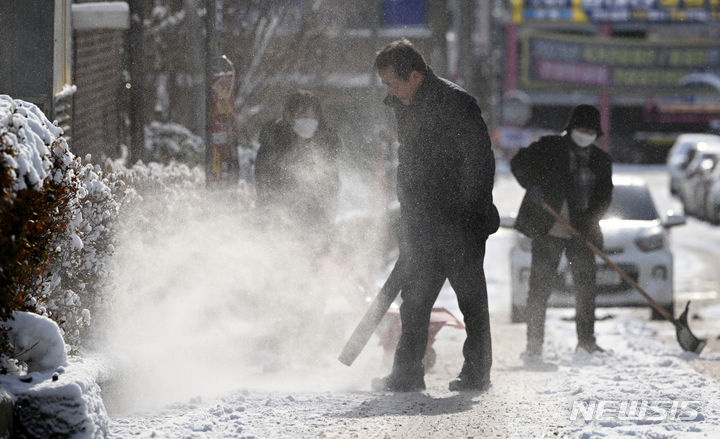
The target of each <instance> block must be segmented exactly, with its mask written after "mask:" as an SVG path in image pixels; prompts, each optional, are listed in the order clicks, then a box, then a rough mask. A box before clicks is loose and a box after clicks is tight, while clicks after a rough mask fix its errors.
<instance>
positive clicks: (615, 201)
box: [502, 176, 685, 322]
mask: <svg viewBox="0 0 720 439" xmlns="http://www.w3.org/2000/svg"><path fill="white" fill-rule="evenodd" d="M613 183H614V185H615V187H614V189H613V198H612V203H611V205H610V208H609V209H608V212H607V214H606V215H605V217H604V218H603V219H602V220H601V221H600V227H601V229H602V231H603V235H604V238H605V239H604V241H605V245H604V249H603V252H604V253H605V254H606V255H607V256H608V258H609V259H610V260H611V261H612V262H613V263H615V264H616V265H617V266H619V267H620V268H621V269H622V270H623V271H625V273H627V274H628V275H629V276H630V277H631V278H632V279H633V280H634V281H635V282H637V284H638V285H640V286H641V287H642V288H643V289H644V290H645V292H647V293H648V294H649V295H650V296H651V297H652V298H653V299H654V300H655V301H656V302H657V303H658V304H659V305H660V306H662V307H663V308H664V309H665V310H667V311H668V312H670V313H671V314H672V313H673V311H674V304H675V302H674V296H673V253H672V249H671V248H670V241H669V239H668V237H669V230H670V228H671V227H674V226H678V225H681V224H685V216H684V215H683V214H676V213H674V212H672V211H668V212H667V213H666V215H665V218H664V219H661V218H660V216H659V215H658V211H657V209H656V207H655V203H654V201H653V199H652V196H651V195H650V191H649V190H648V187H647V184H646V183H645V181H644V180H642V179H640V178H633V177H617V176H616V177H613ZM512 224H513V218H508V217H505V218H503V221H502V225H503V226H504V227H512ZM530 250H531V240H530V239H529V238H527V237H526V236H524V235H522V234H520V233H519V232H515V236H514V243H513V245H512V247H511V250H510V279H511V287H510V289H511V292H510V294H511V305H512V308H511V316H510V317H511V321H512V322H523V321H525V306H526V302H527V297H528V289H529V285H528V282H529V278H530V261H531V256H530ZM596 259H597V262H598V269H597V277H596V279H597V285H598V295H597V306H600V307H615V306H618V307H620V306H622V307H624V306H633V307H634V306H650V305H649V303H648V301H647V300H646V299H645V298H644V297H643V296H642V295H641V294H640V293H638V292H637V291H635V290H634V289H633V288H632V287H631V286H630V285H628V284H627V283H626V282H625V281H624V280H622V278H621V277H620V275H619V274H618V273H617V272H616V271H614V270H613V269H612V268H611V267H609V266H607V265H606V264H605V262H604V261H602V259H601V258H600V257H596ZM574 304H575V298H574V293H573V285H572V276H571V275H570V271H569V270H568V267H567V259H566V258H565V256H563V258H562V260H561V262H560V266H559V268H558V275H557V282H556V283H555V285H554V287H553V292H552V294H551V296H550V299H549V301H548V306H550V307H572V306H574ZM651 317H652V318H655V319H657V318H661V316H660V314H659V313H658V312H657V311H655V310H654V309H653V311H652V315H651Z"/></svg>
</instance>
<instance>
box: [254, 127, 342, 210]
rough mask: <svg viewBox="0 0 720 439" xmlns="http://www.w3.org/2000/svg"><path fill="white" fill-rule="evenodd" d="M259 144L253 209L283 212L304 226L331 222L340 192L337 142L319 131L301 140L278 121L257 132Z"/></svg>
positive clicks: (328, 133)
mask: <svg viewBox="0 0 720 439" xmlns="http://www.w3.org/2000/svg"><path fill="white" fill-rule="evenodd" d="M259 142H260V148H259V149H258V153H257V156H256V158H255V190H256V193H257V200H258V206H259V207H261V208H267V207H270V208H280V209H283V210H285V212H286V213H288V214H289V215H290V216H291V217H293V218H291V219H297V220H301V221H303V222H306V223H313V222H317V221H323V222H327V221H332V219H333V218H334V214H335V207H336V204H337V198H338V191H339V188H340V178H339V175H338V164H337V157H338V153H339V150H340V138H339V137H338V136H337V135H336V134H335V133H334V132H333V131H332V130H330V129H328V128H326V127H324V126H322V125H321V126H320V127H319V128H318V130H317V132H316V133H315V135H314V136H313V137H312V138H311V139H302V138H301V137H299V136H298V135H297V134H295V132H294V131H293V129H292V127H291V126H290V124H289V123H288V122H287V121H285V120H283V119H280V120H276V121H272V122H269V123H267V124H266V125H265V126H264V127H263V128H262V130H261V131H260V137H259Z"/></svg>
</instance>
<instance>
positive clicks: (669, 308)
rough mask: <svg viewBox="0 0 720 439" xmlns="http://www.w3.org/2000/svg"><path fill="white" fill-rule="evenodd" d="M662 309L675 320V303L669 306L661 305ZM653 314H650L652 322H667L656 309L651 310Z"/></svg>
mask: <svg viewBox="0 0 720 439" xmlns="http://www.w3.org/2000/svg"><path fill="white" fill-rule="evenodd" d="M660 307H661V308H662V309H664V310H665V311H667V312H668V314H670V315H671V316H672V317H673V318H675V303H674V302H673V303H671V304H669V305H660ZM650 311H651V314H650V320H665V317H663V316H662V315H661V314H660V313H659V312H657V311H656V310H655V308H650Z"/></svg>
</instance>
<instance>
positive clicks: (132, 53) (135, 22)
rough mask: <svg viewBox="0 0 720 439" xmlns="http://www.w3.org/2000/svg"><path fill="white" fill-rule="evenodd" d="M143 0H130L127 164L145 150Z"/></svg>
mask: <svg viewBox="0 0 720 439" xmlns="http://www.w3.org/2000/svg"><path fill="white" fill-rule="evenodd" d="M144 3H145V2H144V0H130V2H129V5H130V35H129V38H128V43H129V44H128V45H129V49H128V52H129V54H128V55H129V56H128V62H129V64H130V65H129V71H130V83H129V85H128V86H129V87H130V111H129V113H130V114H129V116H130V151H129V153H130V154H129V155H130V156H129V164H134V163H135V162H137V161H138V160H141V159H142V155H143V150H144V148H145V132H144V129H145V98H144V95H145V51H144V50H143V40H144V37H143V35H144V31H143V21H144V19H145V13H144V12H145V8H144Z"/></svg>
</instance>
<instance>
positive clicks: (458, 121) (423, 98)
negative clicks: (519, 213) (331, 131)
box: [385, 71, 499, 236]
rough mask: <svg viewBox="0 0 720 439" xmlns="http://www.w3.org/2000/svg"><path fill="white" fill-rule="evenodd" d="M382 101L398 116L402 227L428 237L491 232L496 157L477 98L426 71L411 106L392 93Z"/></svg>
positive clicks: (495, 224)
mask: <svg viewBox="0 0 720 439" xmlns="http://www.w3.org/2000/svg"><path fill="white" fill-rule="evenodd" d="M385 103H386V104H387V105H389V106H390V107H391V108H393V109H394V110H395V116H396V119H397V128H398V137H399V141H400V147H399V150H398V169H397V192H398V200H399V201H400V210H401V223H404V226H405V228H406V229H409V230H411V231H413V232H414V233H417V234H430V235H432V234H433V233H435V232H437V231H442V230H450V231H453V230H463V231H464V232H471V233H475V234H478V235H483V236H487V235H489V234H492V233H494V232H495V231H496V230H497V228H498V225H499V217H498V213H497V209H496V208H495V205H494V204H493V198H492V188H493V182H494V177H495V159H494V156H493V151H492V149H491V145H490V138H489V136H488V131H487V127H486V125H485V121H484V120H483V118H482V115H481V112H480V108H479V107H478V105H477V102H476V101H475V99H474V98H473V97H472V96H470V95H469V94H468V93H467V92H465V91H464V90H463V89H462V88H460V87H459V86H457V85H455V84H453V83H452V82H450V81H447V80H445V79H442V78H439V77H437V76H435V74H433V73H432V71H429V72H428V74H427V75H426V76H425V78H424V80H423V82H422V83H421V85H420V87H419V88H418V90H417V92H416V93H415V95H414V96H413V99H412V102H411V103H410V105H403V104H402V103H401V102H400V101H399V100H398V99H397V98H396V97H394V96H392V95H388V97H387V98H386V99H385Z"/></svg>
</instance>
